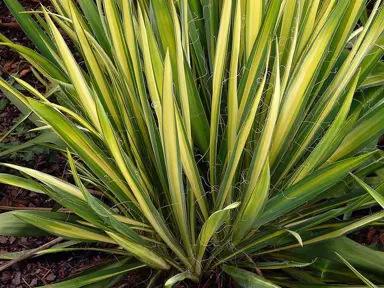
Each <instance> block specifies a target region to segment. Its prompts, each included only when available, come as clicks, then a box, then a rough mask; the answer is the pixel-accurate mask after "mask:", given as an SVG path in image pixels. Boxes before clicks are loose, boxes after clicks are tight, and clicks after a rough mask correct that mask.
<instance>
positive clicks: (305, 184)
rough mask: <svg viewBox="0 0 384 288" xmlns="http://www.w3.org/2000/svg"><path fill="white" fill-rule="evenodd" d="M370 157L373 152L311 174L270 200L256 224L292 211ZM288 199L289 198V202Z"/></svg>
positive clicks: (261, 223)
mask: <svg viewBox="0 0 384 288" xmlns="http://www.w3.org/2000/svg"><path fill="white" fill-rule="evenodd" d="M370 157H372V155H371V154H366V155H362V156H358V157H354V158H350V159H346V160H343V161H339V162H336V163H334V164H332V165H329V166H327V167H325V168H323V169H320V170H317V171H316V172H314V173H312V174H310V175H309V176H308V177H306V178H304V179H303V180H301V181H300V182H298V183H297V184H295V185H293V186H292V187H291V188H289V189H288V190H286V191H283V192H281V193H279V194H278V195H276V196H275V197H273V198H271V199H270V200H268V202H267V204H266V206H265V209H264V211H265V212H264V213H263V215H262V216H261V219H260V220H258V221H256V223H255V225H263V224H265V223H268V222H270V221H272V220H274V219H277V218H278V217H280V216H281V215H283V214H284V213H287V212H289V211H292V210H293V209H295V208H296V207H298V206H300V205H303V204H304V203H306V202H307V201H308V200H311V199H313V197H316V196H318V195H320V194H321V193H322V192H324V191H325V190H326V189H328V188H330V187H332V186H333V185H335V184H336V183H338V182H339V181H341V180H342V179H343V178H344V177H345V176H347V175H348V173H349V172H350V171H353V170H354V169H356V168H357V167H359V166H360V165H362V164H363V163H364V162H365V161H367V160H368V159H369V158H370ZM287 199H288V200H289V201H288V202H287Z"/></svg>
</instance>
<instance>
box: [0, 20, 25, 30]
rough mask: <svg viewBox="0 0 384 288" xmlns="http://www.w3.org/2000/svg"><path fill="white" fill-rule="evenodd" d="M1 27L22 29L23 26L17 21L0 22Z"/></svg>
mask: <svg viewBox="0 0 384 288" xmlns="http://www.w3.org/2000/svg"><path fill="white" fill-rule="evenodd" d="M0 27H7V28H11V29H19V30H21V27H20V25H19V23H17V22H9V23H0Z"/></svg>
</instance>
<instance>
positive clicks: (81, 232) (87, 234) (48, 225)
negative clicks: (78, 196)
mask: <svg viewBox="0 0 384 288" xmlns="http://www.w3.org/2000/svg"><path fill="white" fill-rule="evenodd" d="M14 215H15V216H16V217H17V218H19V219H21V220H23V221H25V222H27V223H29V224H31V225H33V226H36V227H37V228H39V229H42V230H44V231H47V232H49V233H51V234H54V235H57V236H61V237H64V238H66V239H73V240H81V241H90V242H93V241H96V242H97V241H100V242H106V243H112V244H115V241H113V240H112V239H111V238H109V237H108V236H106V235H105V234H103V233H102V232H100V231H99V230H96V229H93V228H88V227H85V226H80V225H77V224H71V223H69V222H64V221H59V220H57V219H49V218H46V217H42V216H40V215H34V214H31V213H26V212H24V211H23V212H20V211H17V212H14ZM63 220H64V219H63Z"/></svg>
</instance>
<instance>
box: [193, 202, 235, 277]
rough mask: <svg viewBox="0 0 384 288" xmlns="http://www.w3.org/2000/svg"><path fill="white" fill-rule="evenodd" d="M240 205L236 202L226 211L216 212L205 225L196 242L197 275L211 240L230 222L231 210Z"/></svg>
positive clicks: (226, 208) (225, 209)
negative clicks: (226, 222) (222, 226)
mask: <svg viewBox="0 0 384 288" xmlns="http://www.w3.org/2000/svg"><path fill="white" fill-rule="evenodd" d="M239 205H240V203H239V202H234V203H232V204H230V205H228V206H227V207H225V208H224V209H222V210H219V211H216V212H214V213H213V214H212V215H211V216H209V218H208V220H207V221H206V222H205V223H204V225H203V228H201V231H200V234H199V237H198V239H197V242H196V243H197V245H196V255H197V256H196V270H197V272H198V273H197V274H200V272H201V260H202V259H203V256H204V252H205V250H206V249H207V245H208V242H209V240H210V239H211V238H212V236H213V234H215V233H216V231H217V229H219V228H220V226H221V225H223V223H224V222H225V221H227V220H228V217H229V213H230V212H231V210H232V209H235V208H236V207H238V206H239Z"/></svg>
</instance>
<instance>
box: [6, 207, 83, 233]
mask: <svg viewBox="0 0 384 288" xmlns="http://www.w3.org/2000/svg"><path fill="white" fill-rule="evenodd" d="M18 213H20V212H18V211H9V212H4V213H1V214H0V235H4V236H23V237H28V236H47V235H51V234H52V233H51V232H52V231H46V230H44V229H38V228H36V227H35V226H34V225H33V224H30V223H29V222H26V221H24V220H22V219H20V218H19V217H18ZM22 213H24V215H27V216H30V217H31V218H34V217H47V218H50V219H52V221H53V220H57V221H70V220H71V219H73V220H76V219H78V218H77V217H71V216H69V215H67V214H64V213H55V212H46V211H23V212H22Z"/></svg>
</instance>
